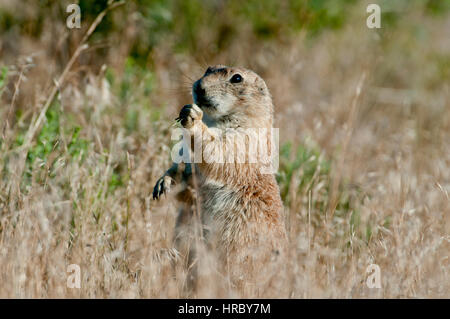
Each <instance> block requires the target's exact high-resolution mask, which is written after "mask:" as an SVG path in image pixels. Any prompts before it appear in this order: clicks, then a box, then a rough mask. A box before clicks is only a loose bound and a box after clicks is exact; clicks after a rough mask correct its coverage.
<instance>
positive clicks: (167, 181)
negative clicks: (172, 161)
mask: <svg viewBox="0 0 450 319" xmlns="http://www.w3.org/2000/svg"><path fill="white" fill-rule="evenodd" d="M172 183H173V180H172V177H170V176H168V175H164V176H163V177H161V178H160V179H158V181H157V182H156V184H155V187H154V188H153V199H159V198H160V197H161V195H162V194H165V193H168V192H170V186H171V185H172Z"/></svg>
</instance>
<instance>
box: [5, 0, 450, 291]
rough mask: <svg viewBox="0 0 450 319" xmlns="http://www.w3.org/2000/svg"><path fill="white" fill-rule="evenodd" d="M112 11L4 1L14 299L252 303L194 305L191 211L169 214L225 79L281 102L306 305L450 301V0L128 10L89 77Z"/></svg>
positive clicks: (298, 277)
mask: <svg viewBox="0 0 450 319" xmlns="http://www.w3.org/2000/svg"><path fill="white" fill-rule="evenodd" d="M71 3H77V4H78V5H79V6H80V9H81V28H80V29H77V28H74V29H70V28H68V27H67V25H66V20H67V18H68V16H69V15H70V13H67V12H66V8H67V6H68V5H69V4H71ZM114 3H115V2H114ZM370 3H376V4H378V5H379V6H380V8H381V28H379V29H377V28H375V29H369V28H368V27H367V25H366V20H367V18H368V17H369V15H370V14H371V13H368V12H367V11H366V9H367V6H368V5H369V4H370ZM107 6H108V1H107V0H104V1H87V0H86V1H44V0H41V1H17V0H0V129H1V131H0V134H1V135H0V251H1V252H2V253H1V254H0V269H1V271H0V297H185V296H188V297H199V296H200V297H201V296H207V297H212V296H239V293H238V292H235V291H232V290H226V289H223V288H221V287H222V286H220V280H219V279H218V278H217V276H214V275H212V274H211V272H205V274H204V276H205V277H204V280H203V281H202V284H201V285H200V286H199V287H197V290H196V291H194V292H193V293H192V294H186V293H185V292H184V290H183V289H184V288H183V287H184V280H183V278H184V277H183V276H185V275H186V273H185V272H184V270H183V269H181V270H180V269H178V270H177V271H175V270H174V269H173V268H172V267H171V263H173V262H174V260H175V262H176V260H177V251H176V249H175V247H173V243H172V241H171V238H172V236H173V225H174V220H175V217H176V211H177V209H176V202H175V201H174V198H171V197H170V196H169V197H168V198H167V199H166V200H164V201H162V202H160V203H156V202H153V201H151V200H150V197H151V190H152V187H153V185H154V183H155V181H156V179H157V178H158V177H159V176H161V174H162V173H163V172H164V170H165V169H167V168H168V167H169V165H170V146H171V145H172V144H171V143H173V142H171V141H170V132H171V127H172V125H173V119H174V118H175V117H176V116H177V114H178V112H179V109H180V108H181V106H183V105H185V104H188V103H191V101H192V97H191V94H190V90H191V86H192V83H193V82H194V81H195V80H196V79H198V78H199V77H201V76H202V74H203V73H204V72H205V70H206V68H207V67H208V66H209V65H215V64H225V65H233V66H243V67H247V68H250V69H252V70H254V71H256V72H257V73H258V74H260V75H261V76H262V77H263V78H264V79H265V80H266V83H267V85H268V87H269V89H270V91H271V93H272V95H273V100H274V103H275V109H276V114H275V127H279V128H280V145H281V147H280V169H279V172H278V173H277V180H278V182H279V185H280V190H281V195H282V199H283V201H284V204H285V209H286V223H287V227H288V232H289V236H290V242H291V254H292V258H291V264H290V270H289V271H290V276H291V277H292V280H291V285H292V287H290V289H291V296H292V297H293V298H310V297H319V298H328V297H333V298H336V297H340V298H359V297H374V298H375V297H376V298H380V297H447V298H448V297H449V296H450V286H449V283H450V280H449V277H448V276H449V271H450V267H449V259H448V252H449V251H450V246H449V230H450V218H449V216H450V215H449V214H450V201H449V192H450V143H449V141H450V1H449V0H395V1H393V0H386V1H375V0H374V1H363V0H351V1H344V0H335V1H327V0H291V1H274V0H259V1H236V0H211V1H198V0H192V1H184V0H168V1H159V0H143V1H132V0H128V1H125V3H124V4H123V5H120V6H117V7H115V8H114V9H113V10H110V11H108V12H107V13H106V15H105V16H104V17H103V19H102V20H101V22H100V23H99V24H98V25H97V26H96V28H95V30H94V29H93V30H92V32H89V34H90V36H89V38H88V40H87V41H86V43H88V44H89V46H88V47H87V48H84V49H83V50H82V51H79V52H78V53H79V54H78V53H77V56H76V59H75V60H74V61H73V64H71V65H70V63H71V62H70V59H71V57H72V56H73V55H74V54H75V53H76V52H77V49H80V43H81V41H82V39H83V36H84V35H85V34H86V32H88V29H89V27H90V26H91V24H92V23H94V21H95V19H96V17H97V16H98V15H99V14H100V13H101V12H102V11H103V10H105V8H107ZM68 65H70V67H69V68H67V66H68ZM65 70H66V73H65V75H64V78H63V81H61V82H58V79H60V76H61V74H63V72H64V71H65ZM52 90H56V91H55V92H54V93H55V96H54V98H53V95H52ZM40 116H41V119H42V121H40V120H39V118H40ZM71 263H76V264H79V265H80V266H81V269H82V271H83V274H84V275H83V279H82V285H81V289H68V288H67V287H66V281H65V280H66V267H67V265H68V264H71ZM372 263H376V264H378V265H379V266H380V268H381V271H382V280H383V286H382V289H375V290H374V289H369V288H367V286H366V285H365V280H366V277H367V274H366V272H365V270H366V267H367V266H368V265H369V264H372ZM180 278H181V279H180Z"/></svg>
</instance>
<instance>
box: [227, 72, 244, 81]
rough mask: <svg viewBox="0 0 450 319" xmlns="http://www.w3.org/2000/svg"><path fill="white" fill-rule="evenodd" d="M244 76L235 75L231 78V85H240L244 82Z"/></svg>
mask: <svg viewBox="0 0 450 319" xmlns="http://www.w3.org/2000/svg"><path fill="white" fill-rule="evenodd" d="M242 80H243V79H242V76H241V75H240V74H235V75H233V76H232V77H231V79H230V82H231V83H240V82H242Z"/></svg>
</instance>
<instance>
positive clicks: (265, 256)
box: [155, 65, 287, 297]
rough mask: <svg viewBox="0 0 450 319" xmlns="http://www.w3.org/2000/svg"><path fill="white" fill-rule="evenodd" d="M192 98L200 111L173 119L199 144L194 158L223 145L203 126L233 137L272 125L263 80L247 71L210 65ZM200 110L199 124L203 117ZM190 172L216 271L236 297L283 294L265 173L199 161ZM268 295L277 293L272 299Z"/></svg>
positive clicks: (279, 225) (277, 213)
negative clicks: (195, 176)
mask: <svg viewBox="0 0 450 319" xmlns="http://www.w3.org/2000/svg"><path fill="white" fill-rule="evenodd" d="M235 74H239V75H241V77H242V78H243V80H242V81H241V82H239V83H232V82H230V79H231V77H232V76H233V75H235ZM198 86H200V87H201V88H200V89H199V88H198ZM199 94H201V96H199ZM193 95H194V102H196V103H197V104H199V105H198V106H199V107H200V108H199V107H198V106H197V105H195V104H194V105H189V106H185V107H184V109H183V110H182V112H181V113H180V119H181V122H182V124H183V126H184V127H185V128H187V129H188V130H189V131H190V132H191V134H192V136H193V139H194V142H197V143H199V142H202V154H204V153H205V152H207V151H208V149H214V147H216V146H217V147H218V146H221V147H224V148H225V147H226V146H225V143H226V142H225V141H224V139H222V138H220V136H219V137H218V136H217V135H214V134H213V132H212V131H211V128H210V127H217V128H221V129H226V128H233V129H236V130H235V132H236V133H235V134H236V135H240V134H244V132H243V130H244V129H247V128H271V127H272V122H273V104H272V99H271V96H270V93H269V91H268V89H267V86H266V84H265V83H264V81H263V80H262V79H261V78H260V77H259V76H258V75H257V74H255V73H254V72H252V71H250V70H246V69H242V68H229V67H225V66H221V65H219V66H215V67H210V68H208V70H207V72H206V73H205V75H204V76H203V77H202V78H201V79H200V80H198V81H197V82H196V83H195V84H194V89H193ZM203 113H206V115H207V117H208V118H207V119H203ZM202 119H203V120H204V121H202ZM205 122H208V123H209V124H210V127H209V126H208V125H206V124H205ZM200 133H201V134H200ZM241 137H242V136H241ZM244 140H245V143H236V145H233V147H237V148H238V149H239V148H241V149H242V148H245V149H248V139H245V138H244ZM267 144H268V147H269V150H271V149H273V148H272V147H271V145H270V139H269V138H268V139H267ZM193 145H194V144H192V146H193ZM227 146H228V147H229V144H227ZM207 148H208V149H207ZM192 151H193V149H192ZM195 167H196V170H198V173H199V174H198V180H199V191H200V192H199V195H200V199H201V211H202V221H203V223H204V225H205V229H206V230H207V236H206V238H207V241H208V243H209V245H210V247H213V248H215V249H216V250H217V252H218V253H219V259H220V261H221V267H222V271H223V272H224V273H226V274H228V275H229V276H230V279H231V281H232V283H233V284H234V285H235V287H236V288H237V290H238V291H240V293H241V296H244V297H283V296H282V295H280V291H283V290H284V291H286V289H285V287H286V282H285V268H284V267H285V265H286V258H287V256H286V255H287V236H286V230H285V226H284V217H283V205H282V202H281V198H280V194H279V188H278V185H277V183H276V180H275V177H274V176H273V174H262V173H261V171H260V168H261V167H262V163H259V162H257V163H247V162H246V163H216V162H214V163H207V162H206V161H205V160H203V161H202V162H201V163H196V166H195ZM172 175H173V174H170V172H169V173H166V174H165V176H166V184H168V183H170V181H168V180H167V176H172ZM162 179H164V176H163V178H162ZM166 186H167V185H166ZM169 186H170V185H169ZM164 188H165V186H164V183H163V184H162V185H161V183H160V182H158V183H157V185H156V186H155V189H156V195H157V196H156V197H158V194H161V193H162V192H164V191H165V189H164ZM184 192H186V190H185V191H184ZM179 197H180V196H179ZM180 216H181V215H180ZM181 219H185V217H180V218H179V220H181ZM275 291H276V292H277V295H274V294H273V292H275Z"/></svg>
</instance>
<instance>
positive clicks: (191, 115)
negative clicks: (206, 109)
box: [175, 104, 203, 128]
mask: <svg viewBox="0 0 450 319" xmlns="http://www.w3.org/2000/svg"><path fill="white" fill-rule="evenodd" d="M202 118H203V111H202V110H201V109H200V108H199V107H198V106H197V105H196V104H187V105H185V106H183V108H182V109H181V111H180V115H179V116H178V117H177V118H176V119H175V120H176V121H179V122H180V123H181V125H183V127H186V128H190V127H192V126H193V125H194V121H197V120H201V119H202Z"/></svg>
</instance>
